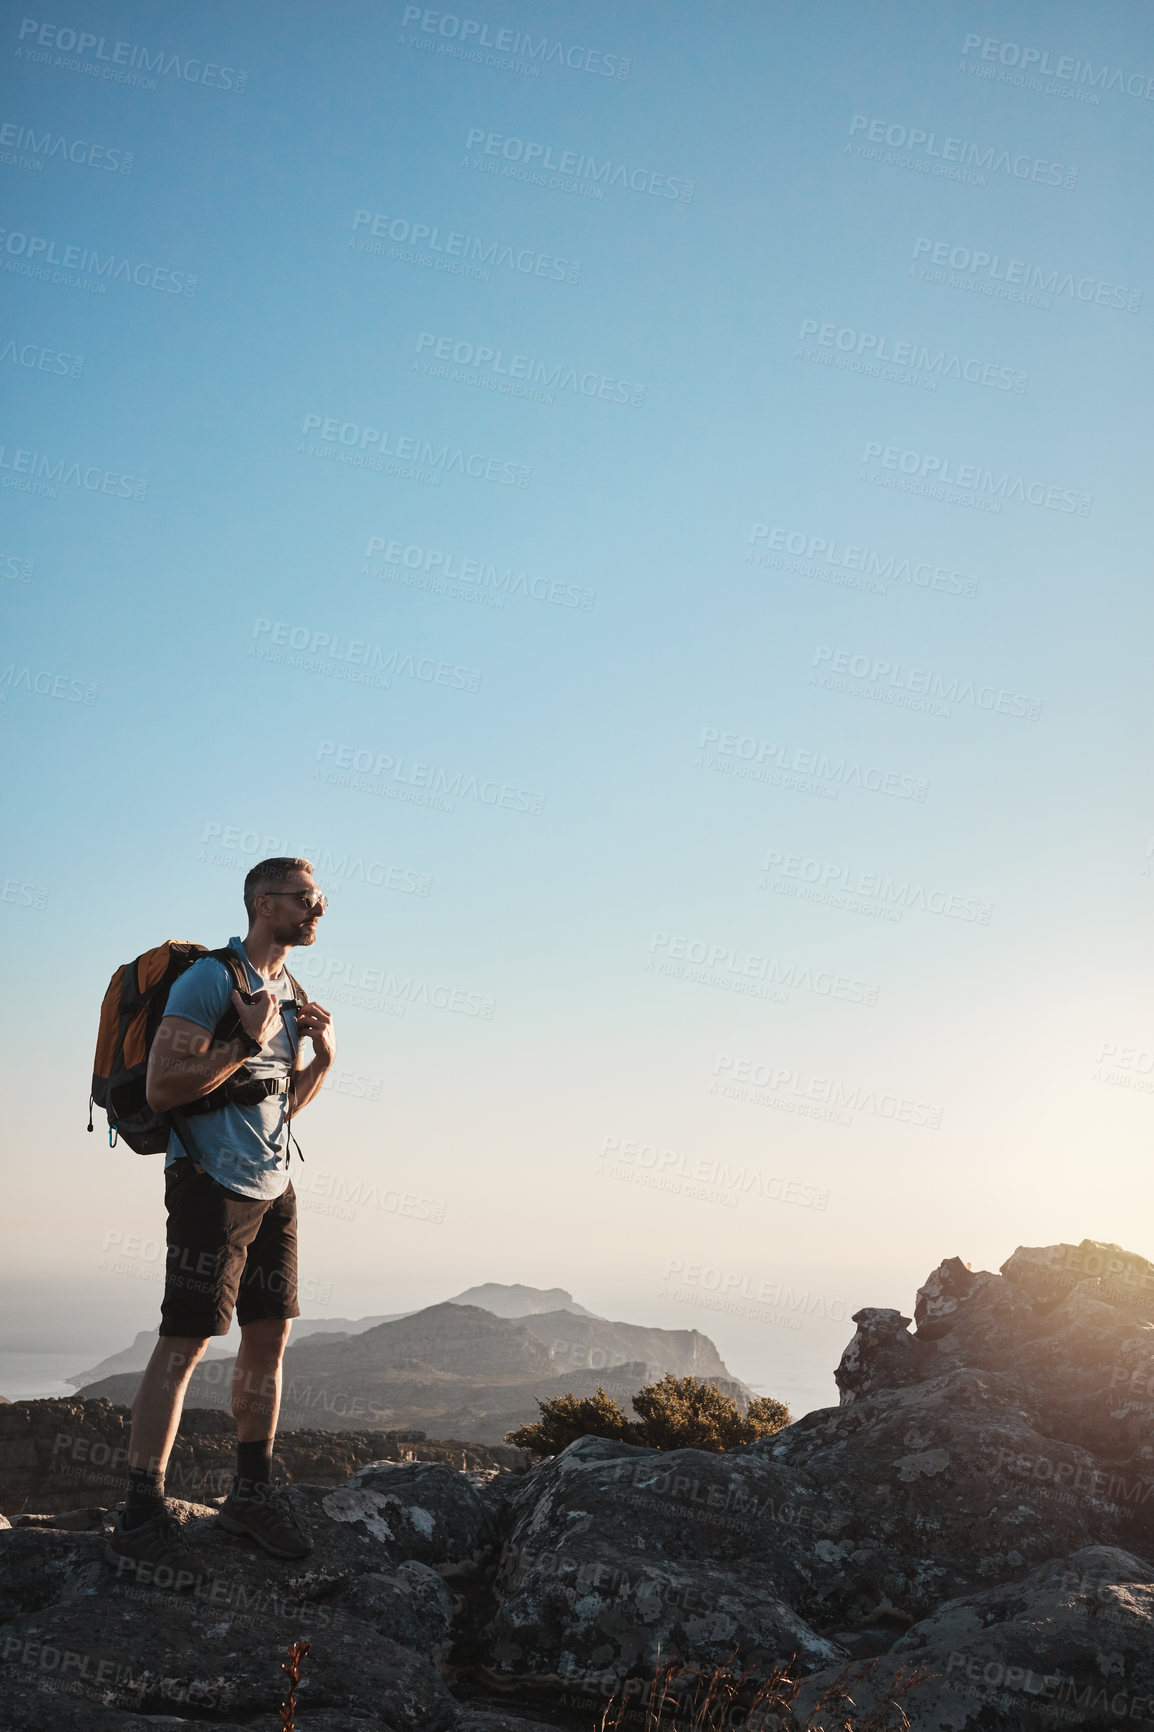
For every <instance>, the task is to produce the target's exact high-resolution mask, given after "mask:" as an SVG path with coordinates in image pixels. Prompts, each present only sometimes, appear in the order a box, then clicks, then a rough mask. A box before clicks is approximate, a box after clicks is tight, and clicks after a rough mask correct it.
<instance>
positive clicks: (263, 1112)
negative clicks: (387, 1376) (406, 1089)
mask: <svg viewBox="0 0 1154 1732" xmlns="http://www.w3.org/2000/svg"><path fill="white" fill-rule="evenodd" d="M244 902H245V908H246V909H247V911H248V933H247V936H246V937H245V938H244V939H243V940H241V939H240V938H232V939H230V940H229V944H228V948H229V949H230V950H233V951H236V952H238V954H239V957H240V959H241V961H242V963H243V966H244V969H245V971H246V973H247V977H248V983H249V987H250V991H249V992H248V993H247V994H243V995H242V994H241V993H240V992H239V991H237V989H236V987H235V985H234V980H233V975H232V973H231V972H230V970H229V967H228V966H227V964H225V963H223V962H220V961H218V960H217V959H216V958H215V957H208V956H205V957H202V958H201V959H200V961H199V962H194V963H193V965H192V967H191V968H189V969H187V970H186V972H185V973H184V974H182V975H181V976H180V978H179V980H177V982H176V984H175V985H174V986H173V988H172V991H171V992H170V993H169V997H168V1003H167V1005H166V1007H165V1015H164V1018H163V1020H162V1022H161V1024H160V1026H159V1028H158V1030H157V1032H156V1036H155V1039H154V1041H153V1045H152V1049H151V1052H150V1054H149V1060H148V1076H147V1084H146V1093H147V1097H148V1104H149V1106H150V1107H151V1108H152V1109H153V1111H154V1112H164V1113H170V1114H172V1116H173V1119H174V1121H175V1127H176V1128H174V1129H173V1130H172V1132H171V1134H170V1136H169V1141H168V1159H167V1163H166V1167H165V1175H164V1177H165V1193H166V1194H165V1201H166V1204H167V1207H168V1262H167V1269H166V1276H165V1289H164V1299H163V1302H162V1304H161V1323H160V1339H159V1340H158V1341H157V1344H156V1348H155V1350H154V1352H153V1354H152V1358H151V1359H150V1360H149V1363H148V1366H147V1369H146V1370H145V1372H144V1376H143V1377H142V1379H141V1383H140V1388H139V1390H138V1392H137V1396H136V1401H135V1402H134V1404H133V1409H132V1434H131V1438H130V1442H129V1470H128V1479H129V1483H128V1496H127V1500H126V1503H125V1507H124V1512H123V1514H122V1516H121V1517H120V1519H119V1521H118V1522H117V1525H116V1527H115V1529H114V1531H113V1533H112V1535H111V1536H110V1538H109V1542H108V1556H109V1559H110V1560H111V1561H112V1562H113V1563H115V1564H116V1565H117V1568H118V1570H120V1571H124V1570H131V1571H133V1572H136V1573H137V1574H138V1576H139V1579H140V1580H141V1581H144V1580H151V1581H154V1582H155V1583H156V1584H157V1585H158V1586H169V1587H171V1586H174V1585H176V1586H180V1587H191V1586H192V1584H193V1582H194V1581H195V1580H196V1579H197V1576H198V1574H199V1573H201V1572H199V1571H198V1570H197V1568H196V1566H195V1564H194V1563H193V1561H192V1554H191V1552H190V1550H189V1548H188V1546H187V1545H186V1543H185V1541H184V1539H183V1537H182V1534H181V1529H180V1525H179V1523H178V1522H177V1521H176V1518H175V1517H174V1516H173V1514H172V1513H171V1512H170V1511H169V1510H168V1508H167V1506H166V1504H165V1501H164V1473H165V1468H166V1466H167V1463H168V1457H169V1455H170V1453H171V1450H172V1445H173V1441H174V1439H175V1437H176V1430H177V1426H178V1425H179V1423H180V1415H181V1411H182V1409H183V1406H184V1397H185V1392H186V1390H187V1388H188V1383H189V1379H190V1378H191V1376H192V1374H193V1371H194V1370H195V1369H196V1366H197V1364H198V1363H199V1361H200V1359H201V1358H202V1356H203V1354H204V1351H205V1349H206V1347H207V1346H208V1343H209V1339H210V1338H211V1337H212V1336H214V1335H225V1334H227V1332H228V1329H229V1325H230V1323H231V1321H232V1314H233V1308H234V1306H235V1308H236V1313H237V1319H238V1321H239V1323H240V1348H239V1351H238V1353H237V1356H236V1368H235V1371H234V1373H233V1384H232V1411H233V1415H234V1417H235V1419H236V1425H237V1469H236V1478H235V1480H234V1483H233V1487H232V1490H231V1491H230V1493H229V1495H228V1497H227V1499H226V1500H225V1502H224V1504H223V1505H222V1507H221V1510H220V1518H219V1519H220V1523H221V1526H222V1527H224V1528H226V1529H227V1530H228V1532H229V1533H235V1534H248V1535H250V1536H251V1537H252V1538H253V1539H254V1540H256V1541H257V1542H258V1543H259V1544H260V1545H262V1546H263V1547H264V1548H265V1550H266V1551H269V1552H271V1553H273V1555H274V1556H276V1557H282V1558H300V1557H304V1556H306V1555H307V1554H308V1553H309V1552H310V1551H311V1550H312V1541H311V1539H310V1538H309V1537H308V1535H307V1534H306V1533H305V1531H304V1530H303V1528H302V1527H301V1525H300V1522H299V1521H298V1519H297V1517H296V1514H295V1512H294V1510H293V1509H292V1506H291V1505H290V1503H289V1502H288V1500H287V1499H286V1498H285V1497H284V1495H283V1493H277V1492H274V1491H273V1488H272V1449H273V1438H274V1436H275V1433H276V1423H277V1415H278V1412H279V1409H280V1394H281V1361H282V1358H283V1355H284V1349H285V1344H286V1343H287V1341H288V1334H289V1327H290V1319H291V1318H293V1317H299V1316H300V1309H299V1307H298V1305H297V1256H296V1246H297V1230H296V1197H295V1194H294V1192H293V1187H292V1181H291V1179H290V1177H289V1160H290V1132H291V1121H292V1120H293V1119H295V1117H296V1115H297V1113H299V1112H300V1111H301V1110H302V1108H304V1107H306V1106H307V1105H308V1103H309V1102H310V1101H311V1100H312V1098H313V1096H314V1095H315V1094H316V1093H317V1090H318V1089H319V1088H320V1086H321V1083H322V1081H323V1079H324V1075H325V1072H326V1071H327V1070H328V1068H329V1066H330V1065H331V1064H332V1062H333V1058H334V1056H335V1052H336V1047H335V1043H334V1040H333V1029H332V1019H331V1017H330V1016H329V1013H328V1012H327V1011H326V1010H324V1009H323V1008H322V1007H321V1006H320V1005H319V1004H314V1003H312V1002H311V1001H306V1002H304V1003H302V1004H300V1005H299V1006H298V1005H297V1002H296V997H295V994H294V991H293V986H292V983H291V981H290V979H289V977H288V974H287V973H286V971H285V968H284V960H285V957H286V956H287V955H288V952H289V950H290V949H291V948H292V946H293V945H297V944H313V943H315V942H316V932H317V922H318V920H319V919H320V918H321V916H322V915H323V913H324V911H325V898H324V896H323V895H321V893H320V892H319V891H318V889H317V886H316V883H315V881H314V879H313V869H312V865H311V863H310V862H309V861H308V860H300V859H287V858H279V859H273V860H262V861H261V862H260V864H259V865H257V866H254V867H253V869H252V871H251V872H250V873H249V874H248V876H247V878H246V879H245V881H244ZM230 1005H231V1007H232V1010H233V1012H234V1013H235V1016H236V1018H237V1019H238V1022H237V1023H236V1024H233V1027H234V1028H235V1030H236V1032H235V1034H234V1037H233V1038H231V1039H228V1040H224V1039H221V1040H214V1039H213V1033H214V1030H215V1029H216V1027H217V1025H218V1024H219V1023H220V1022H221V1019H222V1018H224V1017H226V1016H227V1014H228V1012H229V1007H230ZM230 1020H231V1019H230ZM225 1026H226V1027H228V1023H227V1022H226V1024H225ZM306 1040H307V1041H309V1042H311V1044H312V1049H313V1056H312V1058H311V1059H310V1060H309V1061H308V1062H307V1063H306V1062H305V1056H304V1054H303V1052H302V1051H301V1048H302V1046H303V1044H304V1042H305V1041H306ZM242 1065H243V1066H247V1067H248V1071H249V1073H250V1075H249V1076H248V1077H247V1078H246V1079H244V1080H243V1082H241V1083H239V1084H234V1085H233V1087H234V1089H235V1090H236V1091H237V1092H238V1094H239V1097H240V1098H239V1099H238V1100H235V1101H232V1100H227V1099H226V1101H225V1104H223V1105H214V1106H213V1107H212V1108H211V1109H208V1110H204V1111H199V1112H198V1111H196V1110H195V1107H194V1109H193V1111H191V1112H188V1113H185V1112H183V1111H182V1109H183V1108H185V1107H187V1106H188V1105H189V1103H195V1102H196V1101H198V1100H200V1099H201V1098H202V1097H204V1096H206V1095H208V1094H209V1093H210V1092H211V1091H212V1090H213V1089H216V1088H219V1087H221V1085H223V1084H225V1083H227V1082H228V1080H229V1078H231V1077H233V1076H235V1074H236V1072H237V1071H238V1070H240V1068H241V1066H242ZM253 1096H259V1097H261V1098H259V1099H255V1100H254V1099H253V1098H252V1097H253Z"/></svg>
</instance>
